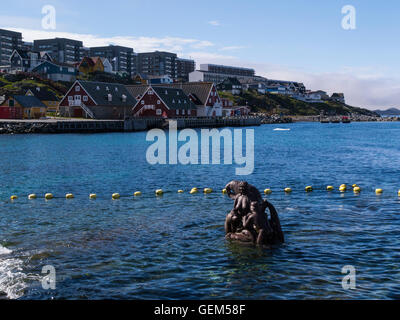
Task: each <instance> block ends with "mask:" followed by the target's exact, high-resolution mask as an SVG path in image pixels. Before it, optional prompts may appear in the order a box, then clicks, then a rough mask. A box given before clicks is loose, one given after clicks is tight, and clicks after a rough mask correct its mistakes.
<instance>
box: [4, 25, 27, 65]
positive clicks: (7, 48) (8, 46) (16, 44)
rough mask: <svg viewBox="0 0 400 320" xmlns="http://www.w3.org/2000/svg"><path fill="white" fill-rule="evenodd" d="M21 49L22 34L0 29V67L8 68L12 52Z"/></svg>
mask: <svg viewBox="0 0 400 320" xmlns="http://www.w3.org/2000/svg"><path fill="white" fill-rule="evenodd" d="M20 49H22V33H20V32H14V31H9V30H4V29H0V66H2V67H4V66H8V65H9V64H10V57H11V55H12V53H13V52H14V50H20Z"/></svg>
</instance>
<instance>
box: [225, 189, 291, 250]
mask: <svg viewBox="0 0 400 320" xmlns="http://www.w3.org/2000/svg"><path fill="white" fill-rule="evenodd" d="M225 188H226V190H227V193H228V196H229V197H230V198H231V199H233V200H235V203H234V206H233V210H232V211H231V212H230V213H229V214H228V216H227V217H226V221H225V232H226V238H227V239H230V240H236V241H241V242H244V243H254V244H257V245H260V246H261V245H271V244H278V243H284V241H285V239H284V235H283V232H282V228H281V223H280V220H279V216H278V212H277V211H276V209H275V207H274V206H273V205H272V204H271V203H270V202H268V201H267V200H263V199H262V197H261V194H260V192H259V191H258V190H257V188H256V187H254V186H252V185H250V184H248V183H247V182H245V181H232V182H230V183H228V185H227V186H226V187H225ZM267 208H268V209H269V212H270V215H271V218H270V219H268V215H267V214H266V213H265V210H266V209H267Z"/></svg>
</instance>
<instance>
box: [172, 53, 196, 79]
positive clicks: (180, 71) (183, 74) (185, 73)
mask: <svg viewBox="0 0 400 320" xmlns="http://www.w3.org/2000/svg"><path fill="white" fill-rule="evenodd" d="M176 62H177V65H176V67H177V78H178V80H180V81H184V82H187V81H189V73H191V72H193V71H194V70H196V62H195V61H194V60H190V59H182V58H177V59H176Z"/></svg>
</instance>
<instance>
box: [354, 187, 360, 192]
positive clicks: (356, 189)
mask: <svg viewBox="0 0 400 320" xmlns="http://www.w3.org/2000/svg"><path fill="white" fill-rule="evenodd" d="M353 191H354V193H360V192H361V188H360V187H358V186H356V187H354V188H353Z"/></svg>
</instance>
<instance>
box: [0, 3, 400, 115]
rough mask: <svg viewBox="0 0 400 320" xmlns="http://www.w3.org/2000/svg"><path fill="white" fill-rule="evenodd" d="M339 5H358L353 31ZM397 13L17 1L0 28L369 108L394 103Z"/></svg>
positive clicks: (307, 6)
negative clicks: (319, 93) (152, 55)
mask: <svg viewBox="0 0 400 320" xmlns="http://www.w3.org/2000/svg"><path fill="white" fill-rule="evenodd" d="M44 5H53V6H54V7H55V8H56V14H57V20H56V21H57V28H56V30H43V29H42V26H41V20H42V17H43V15H42V13H41V10H42V7H43V6H44ZM344 5H353V6H354V7H355V9H356V29H355V30H344V29H343V28H342V26H341V22H342V18H343V14H342V12H341V10H342V7H343V6H344ZM399 18H400V3H399V2H398V1H394V0H386V1H384V2H383V1H375V0H370V1H360V0H348V1H339V0H330V1H314V0H308V1H304V0H280V1H276V0H275V1H270V0H247V1H238V0H230V1H227V0H214V1H209V0H203V1H187V0H186V1H183V0H169V1H165V0H164V1H160V0H153V1H142V0H133V1H132V0H130V1H122V0H113V1H91V0H85V1H82V0H81V1H76V0H69V1H58V0H57V1H52V0H46V1H38V0H36V1H35V0H33V1H29V2H27V1H20V0H14V1H9V2H8V5H7V6H4V5H3V6H2V11H1V13H0V27H3V28H12V29H18V30H20V31H22V32H23V36H24V38H25V40H27V41H31V40H33V39H36V38H46V37H53V36H68V37H72V38H76V39H81V40H83V41H84V44H85V45H86V46H92V45H103V44H104V45H105V44H109V43H115V44H121V45H127V46H131V47H133V48H134V49H135V51H137V52H143V51H150V50H169V51H175V52H177V53H178V54H179V55H180V56H182V57H192V58H194V59H195V60H196V62H197V63H198V64H199V63H207V62H211V63H223V64H229V65H239V66H244V67H246V66H248V67H253V68H255V69H256V71H257V73H258V74H260V75H263V76H266V77H268V78H273V79H277V78H279V79H285V80H296V81H302V82H304V83H305V84H306V85H307V87H309V88H310V89H312V90H316V89H323V90H327V91H328V92H329V93H332V92H336V91H337V92H344V93H345V95H346V97H347V101H348V102H349V103H350V104H353V105H357V106H361V107H368V108H370V109H373V108H375V107H382V108H387V107H392V106H400V100H399V99H400V79H399V76H398V74H400V73H399V71H400V59H399V53H400V43H399V41H397V38H398V34H399V31H400V30H399V29H400V22H399V21H400V19H399Z"/></svg>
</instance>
